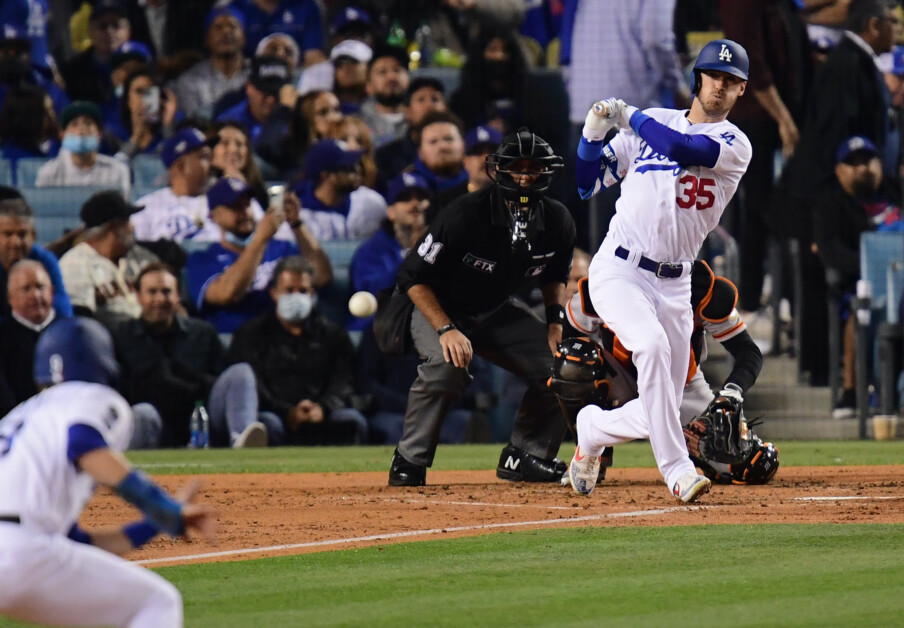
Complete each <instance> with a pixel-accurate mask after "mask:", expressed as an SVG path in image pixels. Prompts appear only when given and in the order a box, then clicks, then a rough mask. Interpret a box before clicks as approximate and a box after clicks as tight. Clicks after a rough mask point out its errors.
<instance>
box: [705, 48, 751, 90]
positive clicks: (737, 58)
mask: <svg viewBox="0 0 904 628" xmlns="http://www.w3.org/2000/svg"><path fill="white" fill-rule="evenodd" d="M702 70H717V71H719V72H726V73H728V74H731V75H732V76H737V77H738V78H739V79H743V80H745V81H746V80H747V73H748V71H749V70H750V60H749V59H748V58H747V51H746V50H744V46H742V45H741V44H739V43H738V42H736V41H732V40H730V39H714V40H713V41H711V42H709V43H708V44H706V45H705V46H703V50H701V51H700V54H699V55H698V56H697V61H696V63H694V93H695V94H696V93H697V92H699V91H700V80H701V79H700V72H701V71H702Z"/></svg>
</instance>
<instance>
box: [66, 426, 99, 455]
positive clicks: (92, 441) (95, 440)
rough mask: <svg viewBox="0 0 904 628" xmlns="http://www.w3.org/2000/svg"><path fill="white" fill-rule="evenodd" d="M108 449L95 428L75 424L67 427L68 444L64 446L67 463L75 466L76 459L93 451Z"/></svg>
mask: <svg viewBox="0 0 904 628" xmlns="http://www.w3.org/2000/svg"><path fill="white" fill-rule="evenodd" d="M105 447H109V445H108V444H107V441H105V440H104V437H103V436H101V433H100V432H98V431H97V428H95V427H91V426H90V425H85V424H84V423H76V424H75V425H72V426H70V427H69V442H68V444H67V445H66V457H67V458H68V459H69V462H71V463H72V464H76V463H77V461H78V459H79V458H81V457H82V456H84V455H85V454H87V453H90V452H92V451H94V450H95V449H103V448H105Z"/></svg>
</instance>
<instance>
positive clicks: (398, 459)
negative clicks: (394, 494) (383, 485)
mask: <svg viewBox="0 0 904 628" xmlns="http://www.w3.org/2000/svg"><path fill="white" fill-rule="evenodd" d="M426 483H427V467H422V466H421V465H419V464H414V463H413V462H408V461H407V460H405V459H404V458H403V457H402V454H400V453H399V450H398V449H396V450H395V452H393V454H392V464H391V465H390V466H389V486H424V485H425V484H426Z"/></svg>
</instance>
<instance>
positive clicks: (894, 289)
mask: <svg viewBox="0 0 904 628" xmlns="http://www.w3.org/2000/svg"><path fill="white" fill-rule="evenodd" d="M860 277H861V279H866V280H868V281H869V282H870V284H871V285H872V310H873V313H874V314H876V313H878V314H879V315H880V318H881V320H884V321H888V322H890V323H896V322H898V302H899V301H900V300H901V293H902V288H904V234H901V233H890V232H887V231H867V232H864V233H863V234H861V236H860Z"/></svg>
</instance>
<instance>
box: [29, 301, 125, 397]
mask: <svg viewBox="0 0 904 628" xmlns="http://www.w3.org/2000/svg"><path fill="white" fill-rule="evenodd" d="M34 376H35V383H36V384H37V385H38V386H47V385H50V384H59V383H61V382H72V381H78V382H93V383H95V384H104V385H107V386H113V385H115V383H116V379H117V377H118V376H119V364H118V363H117V362H116V357H115V355H114V353H113V339H112V338H111V337H110V333H109V332H108V331H107V330H106V329H105V328H104V326H103V325H101V324H100V323H98V322H97V321H95V320H93V319H90V318H80V317H73V318H61V319H59V320H57V321H54V322H53V324H51V325H50V326H49V327H48V328H47V329H45V330H44V331H43V332H42V333H41V336H40V337H39V338H38V344H37V346H36V347H35V363H34Z"/></svg>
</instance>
